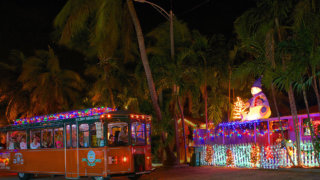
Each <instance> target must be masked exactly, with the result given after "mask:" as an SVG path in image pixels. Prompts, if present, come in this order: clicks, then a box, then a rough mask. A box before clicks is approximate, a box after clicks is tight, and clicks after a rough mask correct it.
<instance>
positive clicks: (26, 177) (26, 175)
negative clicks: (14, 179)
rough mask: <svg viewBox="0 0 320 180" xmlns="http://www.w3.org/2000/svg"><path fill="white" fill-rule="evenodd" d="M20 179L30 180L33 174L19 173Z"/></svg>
mask: <svg viewBox="0 0 320 180" xmlns="http://www.w3.org/2000/svg"><path fill="white" fill-rule="evenodd" d="M18 177H19V179H20V180H28V179H30V177H31V174H26V173H18Z"/></svg>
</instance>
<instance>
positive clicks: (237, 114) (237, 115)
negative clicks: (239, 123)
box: [232, 97, 246, 120]
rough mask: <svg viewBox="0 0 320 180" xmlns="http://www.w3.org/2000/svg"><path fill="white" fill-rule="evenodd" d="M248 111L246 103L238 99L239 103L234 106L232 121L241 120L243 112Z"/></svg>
mask: <svg viewBox="0 0 320 180" xmlns="http://www.w3.org/2000/svg"><path fill="white" fill-rule="evenodd" d="M245 109H246V107H245V103H244V102H243V101H242V99H241V98H240V97H237V101H236V102H234V104H233V109H232V119H234V120H240V119H241V117H242V115H241V114H242V112H244V110H245Z"/></svg>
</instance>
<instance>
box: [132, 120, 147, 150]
mask: <svg viewBox="0 0 320 180" xmlns="http://www.w3.org/2000/svg"><path fill="white" fill-rule="evenodd" d="M131 139H132V145H145V144H146V133H145V124H144V123H140V122H133V123H132V124H131Z"/></svg>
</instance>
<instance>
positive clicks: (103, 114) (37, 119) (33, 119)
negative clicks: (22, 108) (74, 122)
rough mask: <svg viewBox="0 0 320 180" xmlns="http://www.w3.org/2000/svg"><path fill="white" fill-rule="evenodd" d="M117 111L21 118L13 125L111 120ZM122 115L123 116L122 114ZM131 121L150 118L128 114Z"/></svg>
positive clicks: (102, 110) (101, 108)
mask: <svg viewBox="0 0 320 180" xmlns="http://www.w3.org/2000/svg"><path fill="white" fill-rule="evenodd" d="M112 112H117V109H113V108H109V107H95V108H89V109H83V110H75V111H68V112H62V113H56V114H49V115H43V116H35V117H30V118H21V119H16V120H14V122H13V125H27V124H34V123H45V122H55V121H59V120H67V119H76V118H84V117H90V116H100V118H108V119H111V118H112V117H113V116H118V115H120V114H119V113H118V112H117V113H112ZM122 115H124V114H122ZM130 118H131V119H146V120H151V117H150V116H147V115H141V114H140V115H139V114H130Z"/></svg>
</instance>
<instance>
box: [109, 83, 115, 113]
mask: <svg viewBox="0 0 320 180" xmlns="http://www.w3.org/2000/svg"><path fill="white" fill-rule="evenodd" d="M108 91H109V94H110V99H111V104H112V108H113V109H115V108H116V104H115V103H114V97H113V92H112V89H111V88H110V87H108Z"/></svg>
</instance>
